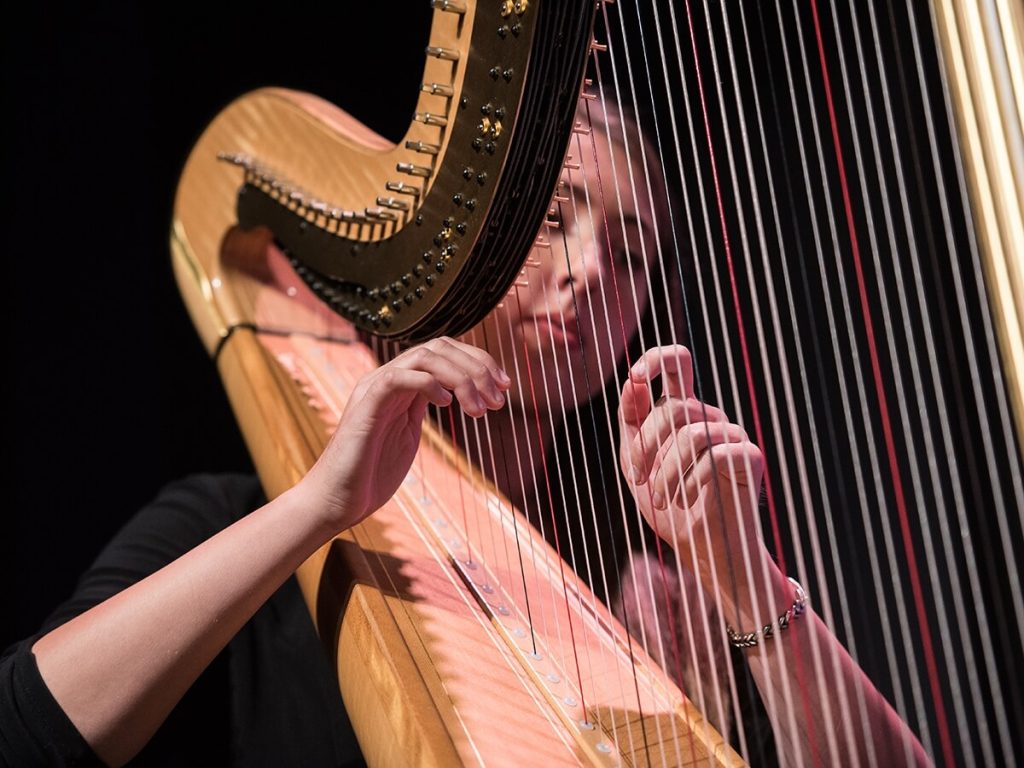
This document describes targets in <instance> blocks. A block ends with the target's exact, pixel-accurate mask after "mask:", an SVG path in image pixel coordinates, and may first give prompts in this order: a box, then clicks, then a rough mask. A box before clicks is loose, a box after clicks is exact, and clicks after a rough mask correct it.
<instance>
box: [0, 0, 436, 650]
mask: <svg viewBox="0 0 1024 768" xmlns="http://www.w3.org/2000/svg"><path fill="white" fill-rule="evenodd" d="M396 8H398V9H400V11H397V12H396ZM20 10H21V12H22V18H23V19H25V21H23V22H21V23H19V24H13V23H8V24H5V25H4V32H3V35H4V45H3V49H4V67H3V70H4V74H3V76H4V95H5V98H4V108H3V114H4V122H5V123H6V124H7V126H6V128H7V130H6V131H5V133H6V134H7V138H6V140H5V141H4V150H5V159H4V184H5V186H6V193H5V194H4V200H5V202H4V203H3V212H4V217H5V221H6V223H5V226H4V231H5V232H6V239H5V244H4V251H5V259H4V262H5V271H6V280H5V286H6V288H5V290H4V294H5V300H4V302H3V307H4V323H3V325H4V328H5V331H6V337H5V344H4V351H5V357H6V358H7V359H6V361H5V364H4V367H3V369H4V371H6V374H5V375H6V376H7V377H9V379H8V381H9V383H11V384H13V386H10V387H8V388H7V392H8V394H7V396H6V398H5V415H4V424H5V429H6V439H5V440H4V445H5V450H6V452H7V453H8V455H9V456H10V460H9V461H5V462H4V463H5V464H7V467H6V469H7V472H6V473H5V475H6V476H7V477H8V478H10V480H9V483H10V485H9V487H8V489H7V492H6V493H5V494H4V497H5V504H4V506H5V507H6V508H7V512H6V514H5V515H4V526H3V527H4V533H3V536H2V541H3V551H2V553H0V554H2V560H3V563H4V570H3V579H4V582H3V583H4V589H3V601H4V602H3V609H2V615H3V617H4V618H3V619H2V620H0V632H2V637H0V645H3V646H6V645H7V644H8V643H9V642H10V641H13V640H15V639H18V638H20V637H23V636H26V635H28V634H29V633H31V632H33V631H34V630H35V629H36V628H37V627H38V625H39V624H40V622H41V621H42V620H43V619H44V618H45V616H46V615H47V614H48V613H49V612H50V611H51V610H52V609H53V608H54V607H55V606H56V605H57V604H58V603H59V602H60V601H61V600H63V599H64V598H65V597H67V596H68V595H69V594H70V592H71V590H72V589H73V587H74V583H75V579H76V577H77V575H78V574H79V573H80V572H81V571H82V570H83V569H84V568H86V567H87V566H88V564H89V563H90V562H91V561H92V559H93V558H94V557H95V556H96V554H97V553H98V552H99V549H100V547H101V546H102V545H103V543H104V542H105V541H106V540H107V539H108V538H109V537H110V536H111V534H112V533H113V532H114V531H115V530H116V529H117V528H118V527H119V526H120V525H121V524H122V523H123V522H124V521H125V520H126V519H127V518H128V517H129V516H130V515H131V514H132V513H133V512H134V511H135V510H136V509H137V508H138V507H139V506H140V505H142V504H144V503H145V502H146V501H147V500H148V499H149V498H151V497H152V496H153V495H154V494H155V493H156V491H157V490H158V489H159V487H160V486H161V485H162V484H163V483H165V482H167V481H169V480H171V479H173V478H175V477H178V476H180V475H182V474H185V473H189V472H197V471H206V470H232V469H246V468H248V466H249V462H248V457H247V454H246V452H245V448H244V446H243V444H242V441H241V438H240V435H239V433H238V430H237V427H236V425H235V422H234V419H233V417H232V415H231V411H230V407H229V405H228V403H227V399H226V397H225V396H224V393H223V389H222V387H221V384H220V380H219V378H218V377H217V374H216V370H215V369H214V366H213V363H212V362H211V361H210V359H209V358H208V357H207V355H206V353H205V351H204V350H203V348H202V346H201V344H200V342H199V339H198V336H197V335H196V334H195V332H194V330H193V328H192V324H191V321H190V319H189V317H188V315H187V313H186V311H185V308H184V305H183V304H182V302H181V300H180V297H179V294H178V290H177V286H176V284H175V283H174V279H173V276H172V273H171V267H170V253H169V247H168V234H169V228H170V223H171V206H172V200H173V195H174V191H175V186H176V183H177V178H178V173H179V171H180V169H181V167H182V164H183V163H184V160H185V157H186V155H187V153H188V151H189V149H190V147H191V145H192V143H193V142H194V141H195V139H196V138H197V137H198V135H199V133H200V132H201V130H202V129H203V127H204V126H205V125H206V123H207V122H208V121H209V120H210V119H211V118H212V117H213V116H214V115H215V114H216V113H217V112H218V111H219V110H220V109H221V108H222V107H223V106H224V105H225V104H226V103H227V102H228V101H230V100H231V99H232V98H234V97H235V96H238V95H240V94H242V93H244V92H246V91H248V90H250V89H253V88H257V87H260V86H265V85H279V86H287V87H293V88H299V89H303V90H309V91H312V92H315V93H318V94H320V95H322V96H324V97H326V98H329V99H331V100H332V101H335V102H336V103H338V104H341V105H344V106H345V108H346V109H348V110H349V111H350V112H352V113H353V114H355V115H356V116H358V117H360V119H362V120H363V121H364V122H366V123H368V124H369V125H371V127H374V128H376V129H377V130H378V131H379V132H381V133H383V134H384V135H386V136H390V137H392V138H398V137H400V136H401V134H402V133H403V132H404V129H405V127H406V126H407V125H408V121H409V119H410V117H411V111H412V108H413V105H414V103H415V98H416V85H417V83H418V76H419V70H420V69H421V68H422V61H423V46H424V45H425V42H426V24H427V23H428V22H429V14H430V10H429V4H428V3H427V2H426V0H423V2H396V3H369V4H362V3H341V4H336V7H335V9H334V10H332V11H322V12H318V13H315V14H312V13H304V14H302V15H298V14H292V15H290V16H289V15H286V14H281V13H277V14H276V17H275V18H274V19H273V20H272V21H271V20H270V19H269V14H261V13H259V12H257V11H256V10H255V6H254V5H253V4H245V5H243V4H240V3H239V4H237V6H236V7H232V6H231V4H222V3H219V4H199V3H188V2H176V3H173V4H164V6H161V7H157V8H152V9H148V10H142V9H140V8H139V7H137V6H133V5H129V4H127V3H106V4H101V7H99V8H96V9H88V10H87V9H83V8H73V9H72V10H65V9H58V8H56V7H53V6H52V5H51V4H48V3H42V4H26V5H24V6H22V7H21V9H20ZM385 30H386V35H385ZM399 76H401V79H399V80H397V81H396V80H395V79H394V78H395V77H399ZM398 84H402V87H398ZM389 91H390V92H392V93H396V94H397V95H396V96H394V97H392V96H387V97H385V96H383V95H382V94H385V93H388V92H389Z"/></svg>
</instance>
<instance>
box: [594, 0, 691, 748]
mask: <svg viewBox="0 0 1024 768" xmlns="http://www.w3.org/2000/svg"><path fill="white" fill-rule="evenodd" d="M602 12H603V20H604V23H605V29H606V32H610V30H611V25H610V24H609V22H608V18H607V8H606V7H605V6H602ZM620 13H621V11H620ZM607 39H608V54H609V62H610V64H611V74H612V87H613V89H614V98H615V103H616V104H622V103H623V99H622V95H621V91H620V88H619V80H618V74H617V66H616V58H615V50H616V46H615V44H614V43H613V41H612V37H611V35H610V34H608V37H607ZM624 48H625V47H624ZM594 60H595V61H594V71H595V77H596V78H597V86H598V100H599V103H600V107H601V110H602V112H603V115H602V118H603V128H604V134H605V135H604V138H605V141H606V142H607V144H608V147H609V165H610V170H611V177H610V179H609V180H608V182H609V183H606V180H605V179H604V175H603V174H602V173H601V162H600V159H599V156H598V148H597V144H596V141H595V130H594V129H593V120H589V122H590V125H591V130H590V131H589V134H588V135H589V137H590V144H591V147H590V150H591V151H590V154H591V156H592V157H593V161H594V169H595V174H596V177H597V185H598V196H599V206H598V207H599V211H600V212H601V218H602V221H603V229H604V231H603V233H602V234H603V236H604V241H605V248H606V249H607V252H608V253H609V254H612V253H613V252H614V248H613V245H612V242H613V239H612V232H611V227H612V224H613V222H612V221H611V219H612V217H611V216H610V215H609V213H610V211H609V204H610V201H611V195H610V194H608V193H607V191H606V190H608V189H609V188H610V189H611V190H612V191H614V199H615V205H616V210H617V211H618V216H617V219H618V222H616V223H617V225H618V228H619V232H620V235H621V237H622V238H623V242H624V247H623V253H624V258H625V260H626V263H627V265H628V269H627V272H628V275H629V282H630V286H629V287H630V292H631V298H632V304H633V311H634V315H635V320H636V325H637V333H638V335H639V338H640V344H641V348H645V347H646V346H647V343H646V340H645V339H644V329H643V322H642V312H641V311H640V302H639V301H638V298H637V288H636V282H635V273H636V268H635V267H634V266H633V259H634V258H635V256H634V254H633V253H632V252H631V251H632V249H631V248H630V246H629V238H628V233H627V230H626V223H625V216H624V213H623V205H622V199H623V195H622V186H623V185H622V184H621V182H620V179H621V178H622V176H621V172H620V171H619V170H618V168H617V165H616V161H615V152H614V150H613V149H612V148H613V147H614V146H615V144H614V142H615V141H616V140H618V139H621V141H622V145H621V146H622V147H623V149H624V153H625V155H626V161H625V165H626V173H627V174H628V177H629V184H628V189H629V192H630V193H631V194H630V197H631V199H632V201H633V203H634V205H637V206H638V201H637V195H636V187H635V183H634V180H633V159H632V156H631V151H630V139H629V136H628V135H627V132H626V123H625V121H622V120H620V122H621V123H622V125H621V129H622V135H621V137H615V138H614V139H613V136H612V133H611V130H612V122H613V120H612V116H611V114H610V110H609V107H608V99H607V98H606V95H605V85H604V79H603V75H602V68H601V63H600V61H599V60H598V57H597V53H596V51H595V54H594ZM586 108H587V110H588V114H589V109H590V106H589V104H587V105H586ZM637 139H638V144H639V145H640V147H641V148H642V147H643V140H642V137H639V136H638V137H637ZM645 167H646V166H645ZM652 218H654V228H653V230H654V235H655V237H656V238H657V236H658V226H657V220H656V214H654V212H653V211H652ZM638 227H639V228H640V230H641V232H640V238H639V243H640V250H641V264H642V266H643V269H644V275H645V283H646V288H647V295H648V297H649V300H652V301H653V296H654V294H653V289H652V287H651V284H650V273H649V258H648V255H647V244H646V240H645V236H644V233H643V228H642V227H640V225H639V222H638ZM655 252H656V253H659V257H660V247H656V249H655ZM609 271H610V274H611V277H612V280H611V282H612V288H613V292H614V297H615V304H616V307H617V308H618V311H619V312H620V317H619V318H618V319H619V323H618V329H619V333H620V340H621V343H622V346H623V356H624V362H625V366H626V367H627V368H631V367H632V364H633V361H632V360H631V359H630V352H629V343H628V342H629V340H628V339H627V333H626V331H625V325H624V320H623V318H622V317H621V306H622V300H621V296H620V291H621V289H620V287H619V285H618V280H617V277H616V273H615V269H614V268H612V269H610V270H609ZM655 332H656V333H657V324H655ZM621 383H622V382H619V381H618V380H617V377H616V389H617V390H621ZM652 401H653V396H652ZM646 492H647V493H648V494H651V493H653V489H651V488H650V487H649V485H648V487H647V489H646ZM623 509H625V507H623ZM635 515H636V518H637V524H638V525H639V526H640V527H641V528H640V529H641V530H643V527H642V526H643V525H644V523H643V521H642V520H640V519H639V518H640V514H639V511H637V512H636V513H635ZM626 528H627V530H628V524H627V526H626ZM655 534H656V536H655V538H654V545H655V551H656V557H657V561H658V567H659V568H660V569H661V570H662V571H663V572H664V569H665V563H664V552H663V545H662V542H661V538H660V535H657V534H659V532H658V531H655ZM641 545H642V550H641V551H642V553H643V562H644V563H645V564H646V563H649V562H650V559H649V552H648V548H647V544H646V541H645V540H644V539H643V537H641ZM676 557H677V558H678V553H677V554H676ZM631 571H632V574H631V575H632V577H633V578H634V579H635V569H631ZM644 573H645V575H646V582H647V583H646V588H647V590H648V594H650V596H651V605H656V604H657V600H658V599H659V597H660V598H661V599H662V600H663V602H664V605H665V609H666V610H665V619H664V620H665V621H666V622H668V630H669V636H670V638H671V646H672V648H671V650H672V658H671V660H670V659H669V657H668V655H667V653H666V650H665V647H664V640H663V632H662V631H661V621H662V618H661V616H660V614H659V612H658V611H653V612H652V613H651V614H650V616H649V617H648V616H647V615H645V614H641V622H640V623H641V626H640V629H641V631H642V632H643V633H644V636H645V638H646V634H647V633H646V627H645V626H644V624H645V619H647V618H650V620H652V621H653V623H654V627H653V634H654V637H655V639H656V643H657V651H658V658H659V659H661V660H662V663H663V664H664V665H665V666H666V668H667V669H668V671H670V672H671V669H672V666H673V663H674V667H675V669H676V670H677V671H678V675H677V678H678V680H679V682H680V685H681V687H683V680H682V662H681V653H680V651H679V646H678V637H677V634H676V632H675V631H674V620H675V617H674V615H673V614H674V612H673V611H672V608H671V596H670V595H669V593H668V581H667V579H665V578H664V577H662V578H661V580H660V581H661V586H662V590H661V593H662V594H661V595H660V596H659V595H657V594H655V589H654V584H653V575H652V573H651V569H650V568H649V567H645V568H644ZM680 583H682V582H680ZM633 586H634V590H636V588H637V585H636V584H635V583H634V585H633ZM635 594H637V595H639V592H635ZM645 642H646V640H645ZM694 647H695V646H694ZM697 686H698V691H697V692H696V697H697V698H698V699H704V698H705V697H704V694H703V691H702V690H701V687H702V683H701V681H700V678H699V676H698V678H697ZM684 693H690V694H691V695H692V694H693V692H686V691H684ZM655 722H656V724H659V727H660V723H659V721H657V720H656V721H655ZM670 722H671V724H672V728H673V735H674V737H675V738H674V742H675V743H676V744H678V735H677V734H676V723H675V721H674V720H672V721H670ZM691 738H692V734H691Z"/></svg>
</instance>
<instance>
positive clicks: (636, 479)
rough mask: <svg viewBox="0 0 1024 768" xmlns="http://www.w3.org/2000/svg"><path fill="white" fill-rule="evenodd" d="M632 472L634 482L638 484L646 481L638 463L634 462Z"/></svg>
mask: <svg viewBox="0 0 1024 768" xmlns="http://www.w3.org/2000/svg"><path fill="white" fill-rule="evenodd" d="M632 472H633V482H634V483H636V484H637V485H642V484H643V482H644V479H643V475H642V474H641V472H640V467H638V466H637V465H636V464H634V465H633V468H632Z"/></svg>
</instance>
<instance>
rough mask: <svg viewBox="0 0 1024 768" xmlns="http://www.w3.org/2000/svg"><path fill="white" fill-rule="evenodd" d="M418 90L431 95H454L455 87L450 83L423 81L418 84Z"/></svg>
mask: <svg viewBox="0 0 1024 768" xmlns="http://www.w3.org/2000/svg"><path fill="white" fill-rule="evenodd" d="M420 90H421V91H423V92H424V93H429V94H430V95H431V96H448V97H451V96H454V95H455V89H454V88H452V87H451V86H450V85H443V84H442V83H423V84H422V85H421V86H420Z"/></svg>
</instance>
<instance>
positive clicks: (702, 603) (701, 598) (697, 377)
mask: <svg viewBox="0 0 1024 768" xmlns="http://www.w3.org/2000/svg"><path fill="white" fill-rule="evenodd" d="M670 11H671V12H672V14H673V22H675V18H674V9H673V7H672V6H670ZM619 15H620V20H621V18H622V16H621V15H622V10H621V6H620V8H619ZM655 20H656V25H657V29H658V32H659V34H658V35H657V37H656V39H657V40H658V43H659V51H660V53H661V62H662V72H663V75H664V77H665V80H666V82H667V81H668V73H667V64H666V62H667V57H666V56H665V53H664V42H663V37H662V35H661V32H660V19H659V18H658V13H657V6H655ZM673 32H674V33H675V34H674V37H675V44H676V53H677V57H676V58H677V63H678V64H679V71H680V73H682V63H681V62H682V57H681V54H680V45H679V39H678V25H677V24H675V23H673ZM639 39H640V41H641V46H642V51H643V53H644V61H645V68H646V69H647V71H648V82H649V83H653V82H654V80H653V78H651V77H650V75H649V72H650V66H649V63H647V62H648V57H647V52H646V44H645V43H644V40H645V39H646V36H645V35H643V34H640V35H639ZM683 94H684V97H685V98H687V105H688V104H689V102H688V97H687V96H686V91H685V89H684V90H683ZM666 95H667V99H668V105H669V109H668V111H667V114H668V116H669V120H670V123H671V128H672V136H673V139H674V143H675V152H674V156H675V158H676V160H677V163H678V171H679V176H680V178H681V179H682V178H683V177H684V172H683V170H682V157H683V155H682V151H681V148H680V144H679V132H678V126H677V122H676V114H675V107H674V104H673V99H672V91H671V89H669V90H668V92H667V94H666ZM650 96H651V100H652V108H653V107H654V106H655V105H654V95H653V89H651V91H650ZM633 105H634V110H636V111H639V110H637V107H636V100H635V97H634V102H633ZM686 114H687V117H688V120H689V116H690V114H691V113H690V110H689V108H687V111H686ZM690 132H691V135H693V128H692V123H690ZM654 136H655V140H656V147H657V152H658V155H659V156H661V157H664V156H666V154H668V156H673V155H672V153H666V152H665V149H664V145H663V143H662V138H661V132H660V128H659V127H658V123H657V121H655V122H654ZM695 145H696V142H691V146H695ZM695 166H697V163H696V159H695ZM645 167H646V165H645ZM696 176H697V179H698V182H700V176H699V173H698V174H696ZM663 179H664V183H665V192H666V197H669V198H670V197H671V193H670V192H669V189H668V186H667V176H666V175H664V174H663ZM681 189H682V193H683V199H684V204H683V210H684V212H685V214H686V222H687V224H688V232H689V233H690V244H691V250H692V252H693V253H697V251H698V249H697V246H696V242H695V239H694V237H695V235H694V233H695V229H694V227H693V219H692V209H691V204H690V200H689V190H688V188H687V185H685V184H682V185H681ZM701 199H702V200H703V197H702V196H701ZM667 211H668V217H669V223H670V231H671V233H672V239H673V252H674V253H675V267H676V273H677V275H678V277H679V281H680V284H681V285H682V284H683V283H684V282H685V278H684V274H683V273H684V270H683V267H682V260H681V249H680V247H679V245H678V238H677V234H676V224H675V221H674V206H671V205H670V206H667ZM702 213H703V217H704V222H705V231H706V232H707V221H708V217H707V212H706V207H704V206H702ZM656 231H657V229H656ZM708 240H709V242H710V235H709V234H708ZM659 250H660V248H659ZM698 270H699V267H698ZM696 282H697V284H698V286H700V290H701V299H702V302H703V301H704V294H703V281H702V280H700V279H699V277H698V280H697V281H696ZM667 290H668V287H667V285H665V286H664V297H665V301H666V304H668V303H669V302H670V301H671V299H670V298H669V295H668V292H667ZM681 297H682V303H683V310H684V323H685V325H686V326H687V327H688V328H689V329H690V330H689V331H688V334H687V338H688V344H689V345H690V346H691V348H692V347H693V346H694V342H695V341H696V340H697V338H698V337H697V334H696V333H694V329H695V324H694V322H693V320H692V316H691V310H690V306H689V301H688V299H687V294H686V292H685V291H682V292H681ZM652 300H653V299H652ZM705 306H706V303H705ZM669 323H670V326H671V325H672V323H673V317H672V315H671V314H669ZM672 336H673V337H675V331H674V329H672ZM713 354H714V351H713V347H712V355H713ZM702 381H703V376H702V369H701V366H700V363H699V361H698V360H697V359H695V360H694V383H695V388H696V392H697V395H698V397H699V398H700V399H701V400H703V385H702ZM690 550H691V551H690V555H691V557H693V558H695V557H696V552H695V542H693V541H692V540H691V547H690ZM675 556H676V568H677V571H681V570H682V568H681V565H680V562H679V553H678V552H676V553H675ZM714 578H715V579H716V580H717V576H715V577H714ZM716 588H717V584H716ZM682 603H683V618H684V621H685V623H686V630H687V634H688V638H687V639H688V642H689V643H690V648H691V657H692V659H693V661H694V663H695V664H696V659H695V654H696V649H697V643H696V642H695V640H694V638H693V633H692V627H693V624H694V618H693V616H694V613H695V612H694V610H693V609H692V607H691V606H690V601H689V599H684V600H683V601H682ZM697 603H698V605H697V609H696V615H698V616H700V617H707V616H709V614H710V612H709V610H708V608H707V605H706V597H705V594H704V591H703V590H697ZM698 626H700V627H701V629H702V634H703V642H704V647H705V649H708V653H709V656H710V650H709V649H710V648H712V647H713V646H712V643H713V642H714V643H724V642H725V637H724V628H723V627H721V626H719V627H718V628H717V630H718V631H717V633H716V634H717V635H718V636H717V637H716V638H714V640H712V638H711V631H712V630H711V627H710V626H709V622H708V621H707V620H706V619H705V620H702V621H700V622H699V625H698ZM725 664H726V667H727V672H728V681H729V688H730V690H729V692H728V694H727V695H730V696H731V704H732V706H733V707H734V712H738V711H739V704H738V698H737V696H738V692H737V688H736V684H735V677H734V675H733V670H732V660H731V657H729V656H728V655H726V656H725ZM697 686H698V691H697V694H698V700H700V701H702V703H704V704H705V711H707V709H706V697H705V694H704V692H703V690H702V687H703V681H702V677H701V676H698V678H697ZM712 688H713V691H712V693H713V696H714V698H715V705H716V707H717V709H718V711H719V712H721V711H723V710H724V707H723V702H722V698H721V696H722V693H721V690H720V686H719V681H718V678H717V677H715V678H714V679H713V680H712ZM737 726H738V731H739V740H740V748H741V751H743V752H744V753H746V752H747V749H746V735H745V730H744V724H743V722H742V720H738V721H737Z"/></svg>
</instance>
